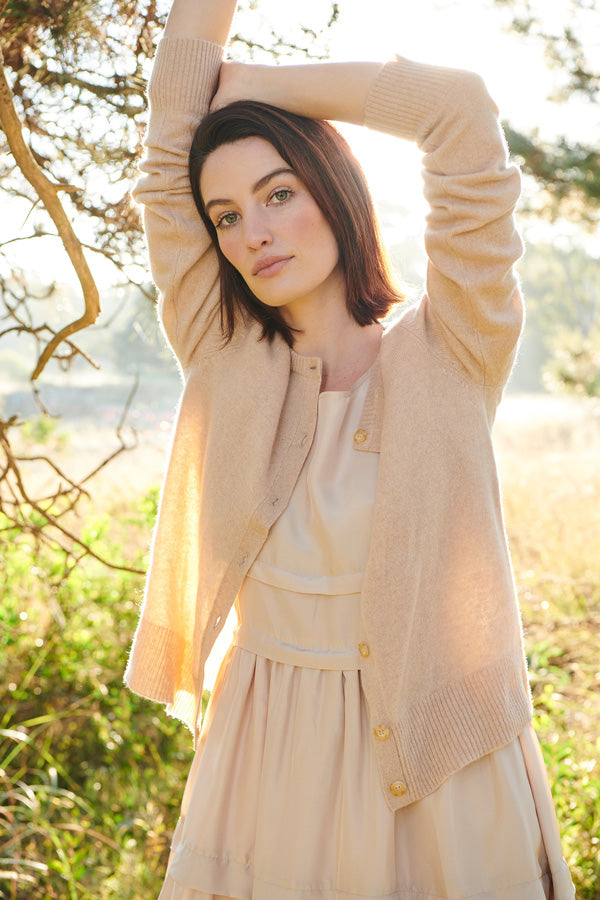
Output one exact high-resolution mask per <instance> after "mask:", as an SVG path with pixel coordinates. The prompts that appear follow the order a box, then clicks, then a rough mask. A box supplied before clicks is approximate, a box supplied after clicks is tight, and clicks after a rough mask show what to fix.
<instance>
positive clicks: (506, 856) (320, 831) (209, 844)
mask: <svg viewBox="0 0 600 900" xmlns="http://www.w3.org/2000/svg"><path fill="white" fill-rule="evenodd" d="M367 381H368V373H366V375H365V376H363V378H362V379H359V381H358V382H357V383H356V384H355V385H354V386H353V388H352V389H351V390H350V391H343V392H326V393H324V394H322V395H321V398H320V400H319V418H318V424H317V432H316V435H315V441H314V443H313V446H312V448H311V451H310V454H309V457H308V459H307V462H306V464H305V467H304V468H303V470H302V473H301V475H300V478H299V480H298V484H297V485H296V488H295V490H294V494H293V496H292V499H291V501H290V504H289V505H288V508H287V509H286V510H285V511H284V513H283V514H282V516H281V517H280V519H279V520H278V522H277V523H276V525H275V526H274V527H273V529H272V530H271V532H270V534H269V538H268V539H267V542H266V543H265V546H264V547H263V550H262V551H261V554H260V555H259V557H258V559H257V561H256V562H255V564H254V566H253V567H252V569H251V570H250V573H249V575H248V577H247V579H246V581H245V582H244V585H243V588H242V591H241V592H240V596H239V597H238V599H237V601H236V611H237V616H238V627H237V628H236V630H235V633H234V637H233V641H232V644H231V646H230V648H229V650H228V651H227V653H226V656H225V658H224V660H223V662H222V664H221V668H220V670H219V674H218V676H217V680H216V683H215V687H214V690H213V693H212V696H211V700H210V703H209V706H208V709H207V712H206V715H205V718H204V722H203V726H202V731H201V736H200V740H199V744H198V748H197V750H196V754H195V757H194V760H193V764H192V768H191V771H190V775H189V778H188V781H187V784H186V788H185V792H184V797H183V803H182V815H181V819H180V821H179V823H178V826H177V829H176V832H175V835H174V839H173V854H172V859H171V862H170V865H169V868H168V872H167V876H166V879H165V883H164V886H163V889H162V891H161V894H160V898H159V900H223V898H236V900H358V898H371V900H408V898H412V900H440V898H447V900H459V898H460V900H464V898H470V900H484V898H485V900H550V898H552V900H572V898H573V896H574V891H573V887H572V883H571V879H570V875H569V872H568V869H567V867H566V864H565V862H564V859H563V856H562V849H561V846H560V838H559V834H558V826H557V823H556V817H555V813H554V808H553V804H552V798H551V795H550V791H549V787H548V782H547V778H546V773H545V769H544V765H543V761H542V758H541V754H540V751H539V745H538V743H537V739H536V737H535V734H534V732H533V730H532V729H531V728H528V729H527V730H526V731H525V732H524V733H523V734H522V735H521V736H520V738H519V739H517V740H515V741H513V742H512V743H511V744H509V745H508V746H505V747H502V748H501V749H499V750H497V751H496V752H494V753H493V754H490V755H488V756H485V757H483V758H482V759H480V760H478V761H476V762H474V763H472V764H471V765H469V766H467V767H466V768H464V769H462V770H461V771H459V772H457V773H456V774H454V775H453V776H452V777H451V778H450V779H448V781H446V782H445V783H444V784H443V785H442V786H441V787H440V788H439V789H438V790H437V791H436V792H435V793H434V794H431V795H430V796H428V797H425V798H423V799H422V800H420V801H418V802H416V803H413V804H411V805H409V806H407V807H405V808H404V809H402V810H399V811H397V812H392V811H391V810H390V809H389V807H388V806H387V803H386V802H385V799H384V793H383V789H382V785H381V783H380V778H379V772H378V769H377V765H376V762H375V754H374V752H373V740H374V737H373V733H372V731H371V727H370V723H369V716H368V710H367V706H366V701H365V697H364V694H363V691H362V688H361V673H360V655H359V653H358V649H357V645H358V640H359V621H360V586H361V578H362V571H363V570H364V564H365V561H366V554H367V551H368V538H369V533H370V527H371V520H370V514H371V510H372V503H373V497H374V491H375V484H376V478H377V454H373V453H357V452H356V451H354V449H353V435H354V429H355V427H356V426H357V423H358V419H359V416H360V410H361V407H362V403H363V401H364V395H365V392H366V388H367Z"/></svg>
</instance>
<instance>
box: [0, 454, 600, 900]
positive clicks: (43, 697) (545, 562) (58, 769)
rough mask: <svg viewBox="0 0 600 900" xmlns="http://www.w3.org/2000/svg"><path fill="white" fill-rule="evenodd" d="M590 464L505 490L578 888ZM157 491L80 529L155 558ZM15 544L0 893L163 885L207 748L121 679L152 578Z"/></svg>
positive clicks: (0, 697)
mask: <svg viewBox="0 0 600 900" xmlns="http://www.w3.org/2000/svg"><path fill="white" fill-rule="evenodd" d="M554 462H555V461H554ZM554 462H552V465H554ZM548 465H550V463H549V464H548ZM508 468H509V469H510V467H508ZM550 468H551V466H550ZM589 472H591V469H590V470H589ZM589 472H588V470H587V469H585V470H582V472H581V484H579V483H578V484H574V483H573V480H572V479H571V480H570V481H569V482H568V483H566V481H565V479H562V481H561V480H559V479H556V478H554V476H553V474H552V472H551V471H550V470H548V471H546V470H545V469H544V466H541V467H540V463H539V459H538V460H537V464H536V466H535V475H536V477H535V478H534V479H532V478H531V473H530V472H528V471H526V467H525V468H523V466H520V467H519V468H518V469H517V468H514V470H513V474H512V476H511V477H509V478H507V479H505V488H504V490H505V499H506V509H507V526H508V531H509V538H510V542H511V547H512V553H513V559H514V562H515V572H516V576H517V582H518V587H519V592H520V596H521V600H522V605H523V610H524V618H525V626H526V646H527V653H528V656H529V661H530V670H531V681H532V688H533V694H534V701H535V708H536V717H535V727H536V729H537V731H538V734H539V737H540V741H541V744H542V749H543V752H544V756H545V759H546V763H547V767H548V772H549V777H550V781H551V784H552V789H553V794H554V799H555V804H556V809H557V814H558V819H559V824H560V828H561V832H562V838H563V846H564V851H565V855H566V857H567V860H568V862H569V864H570V866H571V870H572V874H573V877H574V880H575V882H576V886H577V891H578V898H579V900H598V897H599V896H600V861H599V860H600V846H599V843H598V840H599V836H600V765H599V760H600V740H599V737H598V734H599V725H600V662H599V660H598V650H597V648H598V638H599V636H600V576H599V574H598V567H597V561H598V559H600V528H598V518H597V517H598V515H599V514H598V512H597V510H600V474H598V473H596V480H595V481H594V479H593V478H592V477H591V476H590V474H589ZM581 491H584V492H585V497H586V502H585V503H582V502H581V498H582V494H581ZM156 500H157V497H156V491H152V492H150V493H149V494H148V495H147V496H145V497H143V498H142V499H141V500H140V501H139V502H138V503H137V505H134V504H131V503H130V502H129V501H128V500H127V498H125V499H124V498H123V497H119V498H118V499H115V498H114V496H113V497H112V499H110V501H109V502H110V504H111V508H109V509H107V510H106V511H105V512H103V513H102V514H97V515H95V516H93V517H92V518H90V520H89V521H88V522H87V524H86V525H85V529H84V530H85V531H86V534H87V535H88V537H90V538H92V539H93V540H94V541H96V542H97V544H98V546H100V547H102V549H103V552H104V551H106V552H110V550H111V548H112V550H113V551H114V554H116V555H117V556H119V557H120V556H121V555H124V556H125V557H126V558H127V559H128V561H129V562H130V563H131V562H134V563H135V564H136V565H138V566H141V567H143V565H144V561H145V560H144V557H145V551H146V545H147V542H148V537H149V529H150V524H151V522H152V520H153V518H154V515H155V511H156ZM0 527H1V523H0ZM0 533H1V532H0ZM2 553H3V569H4V571H3V573H0V585H4V587H0V609H1V616H2V624H3V628H2V632H1V634H0V673H1V674H0V823H1V824H0V895H1V896H3V897H6V898H17V897H18V898H27V900H54V898H56V900H65V898H66V900H75V898H77V900H92V898H93V900H109V898H119V900H141V898H152V897H155V896H157V895H158V892H159V890H160V885H161V883H162V879H163V876H164V872H165V868H166V864H167V859H168V853H169V842H170V838H171V835H172V831H173V828H174V827H175V824H176V821H177V817H178V813H179V805H180V799H181V794H182V791H183V786H184V783H185V779H186V776H187V772H188V769H189V765H190V763H191V759H192V752H193V751H192V741H191V736H190V734H189V732H188V731H187V729H186V728H185V727H184V726H182V725H181V724H180V723H178V722H175V721H174V720H172V719H169V718H168V717H167V716H166V714H165V713H164V711H163V710H162V709H161V708H160V707H159V706H157V705H156V704H152V703H149V702H147V701H144V700H141V699H139V698H137V697H134V696H133V695H132V694H131V693H130V692H129V691H127V690H126V689H125V688H124V686H123V683H122V677H123V670H124V667H125V662H126V654H127V649H128V646H129V643H130V640H131V635H132V633H133V629H134V627H135V623H136V620H137V614H138V603H139V599H140V592H141V589H142V583H141V579H140V578H139V577H138V576H134V575H129V574H123V573H119V572H114V571H109V570H106V569H103V568H101V567H100V566H99V565H98V564H96V563H94V561H93V560H88V561H86V562H84V563H83V564H81V565H80V566H79V567H77V568H76V569H75V570H74V571H73V572H72V574H71V576H70V578H69V579H68V581H67V582H66V583H63V584H61V585H60V586H53V584H54V583H55V582H58V581H59V580H60V579H59V576H60V573H61V571H62V561H61V559H60V557H59V556H57V555H55V554H53V553H52V552H51V551H50V550H43V549H42V550H39V551H36V549H35V547H34V546H33V544H32V543H31V541H30V540H29V539H27V538H26V537H24V538H22V539H21V540H19V541H17V540H13V541H11V542H7V543H6V544H5V545H4V546H3V548H2Z"/></svg>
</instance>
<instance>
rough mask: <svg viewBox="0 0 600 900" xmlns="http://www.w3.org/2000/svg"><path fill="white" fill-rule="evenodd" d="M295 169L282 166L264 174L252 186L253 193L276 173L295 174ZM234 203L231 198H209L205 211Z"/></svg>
mask: <svg viewBox="0 0 600 900" xmlns="http://www.w3.org/2000/svg"><path fill="white" fill-rule="evenodd" d="M295 174H296V173H295V172H294V170H293V169H290V168H289V166H282V167H281V168H280V169H273V171H272V172H269V173H268V174H267V175H263V177H262V178H259V179H258V181H257V182H256V184H254V185H253V186H252V193H253V194H257V193H258V192H259V191H260V190H261V189H262V188H264V186H265V185H266V184H268V183H269V181H270V180H271V179H272V178H275V176H276V175H295ZM229 203H233V200H229V199H227V198H222V197H218V198H215V199H214V200H209V201H208V203H205V205H204V211H205V212H206V213H208V211H209V209H211V208H212V207H213V206H227V204H229Z"/></svg>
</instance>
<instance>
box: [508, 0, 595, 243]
mask: <svg viewBox="0 0 600 900" xmlns="http://www.w3.org/2000/svg"><path fill="white" fill-rule="evenodd" d="M494 2H495V3H496V6H498V7H500V8H503V9H506V10H507V11H508V12H509V13H510V28H511V30H513V31H514V32H516V33H518V34H521V35H522V36H523V38H524V40H529V41H530V42H533V43H535V44H536V45H538V46H541V47H542V48H543V50H544V53H545V57H546V60H547V62H548V64H549V65H550V67H551V68H552V69H553V71H554V74H555V81H556V87H555V90H554V92H553V94H552V98H551V99H553V100H555V101H556V103H559V104H568V103H569V101H572V99H573V98H574V97H582V98H585V99H586V100H587V102H588V103H589V105H590V117H591V120H592V121H594V119H595V120H596V121H597V118H598V115H597V106H598V104H599V102H600V68H598V59H599V58H600V57H599V56H598V35H599V32H600V9H599V8H598V5H597V4H596V3H594V2H590V0H559V2H554V3H552V4H548V3H547V2H545V0H494ZM506 132H507V137H508V141H509V145H510V148H511V151H512V152H513V154H514V155H515V156H516V157H518V158H520V159H521V161H522V164H523V170H524V171H525V172H526V173H527V174H529V175H532V176H533V178H534V179H535V180H536V182H537V184H538V185H539V186H540V187H541V188H542V190H543V197H542V198H541V199H542V203H541V204H540V203H538V204H536V206H535V212H536V213H540V212H545V213H546V215H548V216H549V217H550V218H552V219H554V218H556V217H558V216H565V217H566V218H569V219H571V220H572V221H573V220H578V221H579V222H580V223H581V224H582V225H584V226H587V227H589V228H592V229H593V228H595V226H596V225H597V224H598V221H600V153H599V152H598V147H597V145H596V144H595V143H590V144H589V145H588V144H585V143H582V142H577V141H576V142H574V141H573V140H572V139H571V138H570V137H568V136H566V135H563V136H562V137H559V138H558V139H557V140H556V142H555V143H554V144H552V143H551V142H549V141H546V142H544V141H541V140H540V138H539V134H538V133H537V131H536V130H533V131H532V132H531V133H529V134H522V133H519V132H517V131H515V130H514V129H512V128H511V127H510V125H508V126H507V128H506Z"/></svg>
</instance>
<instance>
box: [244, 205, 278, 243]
mask: <svg viewBox="0 0 600 900" xmlns="http://www.w3.org/2000/svg"><path fill="white" fill-rule="evenodd" d="M244 237H245V240H246V246H247V247H248V248H249V249H250V250H260V249H261V247H266V246H268V245H269V244H271V243H272V242H273V235H272V233H271V230H270V228H269V227H268V225H267V222H266V221H265V217H264V215H262V213H261V212H260V211H253V212H252V213H248V212H247V213H246V215H245V217H244Z"/></svg>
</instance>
